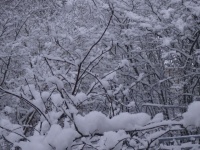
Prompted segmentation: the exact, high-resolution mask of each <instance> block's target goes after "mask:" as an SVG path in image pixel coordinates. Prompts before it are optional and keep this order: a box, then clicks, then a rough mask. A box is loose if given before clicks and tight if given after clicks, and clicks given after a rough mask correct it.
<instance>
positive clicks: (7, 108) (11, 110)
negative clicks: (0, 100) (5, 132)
mask: <svg viewBox="0 0 200 150" xmlns="http://www.w3.org/2000/svg"><path fill="white" fill-rule="evenodd" d="M4 112H6V113H7V114H11V113H13V112H15V111H14V109H13V108H11V107H9V106H6V107H5V108H4Z"/></svg>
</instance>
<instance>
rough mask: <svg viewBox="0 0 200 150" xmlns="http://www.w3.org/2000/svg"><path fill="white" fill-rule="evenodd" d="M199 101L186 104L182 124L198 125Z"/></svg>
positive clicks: (199, 120)
mask: <svg viewBox="0 0 200 150" xmlns="http://www.w3.org/2000/svg"><path fill="white" fill-rule="evenodd" d="M199 116H200V102H199V101H195V102H193V103H191V104H190V105H189V106H188V110H187V112H185V113H184V114H183V122H184V126H186V127H187V126H190V125H193V126H195V127H200V117H199Z"/></svg>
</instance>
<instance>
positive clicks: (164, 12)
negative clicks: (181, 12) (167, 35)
mask: <svg viewBox="0 0 200 150" xmlns="http://www.w3.org/2000/svg"><path fill="white" fill-rule="evenodd" d="M173 11H174V9H172V8H169V9H162V10H161V11H160V13H161V14H162V15H163V17H164V18H165V19H168V18H169V17H170V15H171V13H172V12H173Z"/></svg>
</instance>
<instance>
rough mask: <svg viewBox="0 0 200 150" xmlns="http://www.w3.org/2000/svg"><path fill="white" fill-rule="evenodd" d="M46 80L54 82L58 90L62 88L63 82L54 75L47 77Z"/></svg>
mask: <svg viewBox="0 0 200 150" xmlns="http://www.w3.org/2000/svg"><path fill="white" fill-rule="evenodd" d="M46 80H47V83H48V84H50V83H53V84H55V85H56V86H57V87H58V89H59V90H62V89H63V88H64V84H63V82H62V81H61V80H60V79H58V78H57V77H55V76H52V77H49V78H47V79H46Z"/></svg>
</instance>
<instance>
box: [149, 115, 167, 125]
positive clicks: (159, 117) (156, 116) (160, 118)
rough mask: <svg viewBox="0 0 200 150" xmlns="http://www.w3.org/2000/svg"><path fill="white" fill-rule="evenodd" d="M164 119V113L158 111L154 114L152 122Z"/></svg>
mask: <svg viewBox="0 0 200 150" xmlns="http://www.w3.org/2000/svg"><path fill="white" fill-rule="evenodd" d="M163 120H164V116H163V113H158V114H156V115H155V116H154V118H153V119H152V120H151V121H150V122H151V123H158V122H161V121H163Z"/></svg>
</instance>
